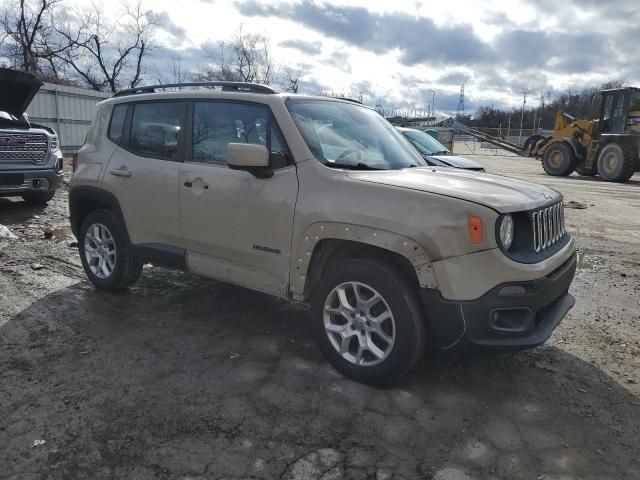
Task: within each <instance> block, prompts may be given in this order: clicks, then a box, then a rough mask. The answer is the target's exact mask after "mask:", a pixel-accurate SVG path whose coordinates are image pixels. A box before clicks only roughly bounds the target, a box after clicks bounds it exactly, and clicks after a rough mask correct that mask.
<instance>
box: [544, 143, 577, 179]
mask: <svg viewBox="0 0 640 480" xmlns="http://www.w3.org/2000/svg"><path fill="white" fill-rule="evenodd" d="M575 167H576V155H575V153H574V151H573V148H571V146H570V145H569V144H567V143H565V142H556V143H552V144H551V145H549V146H548V147H547V149H546V150H545V152H544V157H543V159H542V168H544V171H545V172H547V174H548V175H552V176H554V177H566V176H568V175H571V172H573V170H574V169H575Z"/></svg>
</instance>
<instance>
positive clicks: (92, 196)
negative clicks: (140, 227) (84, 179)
mask: <svg viewBox="0 0 640 480" xmlns="http://www.w3.org/2000/svg"><path fill="white" fill-rule="evenodd" d="M87 200H93V201H96V202H100V203H102V204H105V205H107V206H108V207H109V209H110V210H111V211H112V212H113V214H114V215H115V216H116V217H117V218H118V220H119V222H120V225H122V230H123V231H124V233H125V235H126V237H127V243H129V244H130V243H131V240H130V238H129V232H128V230H127V225H126V223H125V220H124V215H123V214H122V208H120V202H119V201H118V199H117V198H116V196H115V195H114V194H113V193H111V192H108V191H106V190H104V189H102V188H98V187H90V186H87V185H78V186H76V187H71V189H70V190H69V223H70V224H71V231H72V232H73V234H74V235H75V236H76V238H77V237H78V232H79V230H80V223H81V222H80V221H79V220H80V219H79V218H78V212H79V211H80V210H81V209H82V204H83V203H84V202H86V201H87Z"/></svg>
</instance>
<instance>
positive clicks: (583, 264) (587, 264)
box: [577, 252, 593, 270]
mask: <svg viewBox="0 0 640 480" xmlns="http://www.w3.org/2000/svg"><path fill="white" fill-rule="evenodd" d="M577 268H578V269H579V270H590V269H592V268H593V264H592V263H591V261H590V260H589V257H587V256H586V255H585V254H584V253H582V252H578V265H577Z"/></svg>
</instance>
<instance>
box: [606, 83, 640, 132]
mask: <svg viewBox="0 0 640 480" xmlns="http://www.w3.org/2000/svg"><path fill="white" fill-rule="evenodd" d="M601 93H602V106H601V109H600V122H599V131H600V133H601V134H604V135H607V134H610V135H620V134H625V133H627V134H628V133H631V134H640V88H615V89H610V90H603V91H602V92H601Z"/></svg>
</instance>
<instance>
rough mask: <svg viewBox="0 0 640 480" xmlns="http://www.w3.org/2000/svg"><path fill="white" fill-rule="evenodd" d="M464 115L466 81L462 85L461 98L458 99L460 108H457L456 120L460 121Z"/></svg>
mask: <svg viewBox="0 0 640 480" xmlns="http://www.w3.org/2000/svg"><path fill="white" fill-rule="evenodd" d="M460 112H462V113H460ZM463 116H464V83H463V84H462V85H460V100H458V108H457V110H456V120H457V121H458V122H460V121H461V118H462V117H463Z"/></svg>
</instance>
